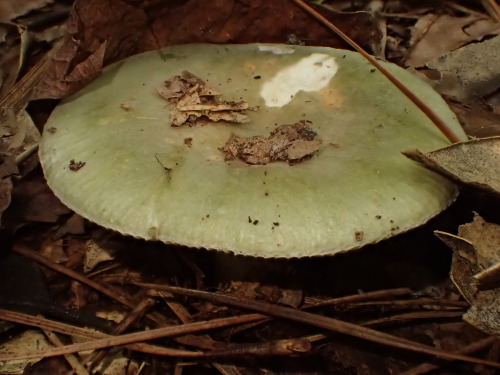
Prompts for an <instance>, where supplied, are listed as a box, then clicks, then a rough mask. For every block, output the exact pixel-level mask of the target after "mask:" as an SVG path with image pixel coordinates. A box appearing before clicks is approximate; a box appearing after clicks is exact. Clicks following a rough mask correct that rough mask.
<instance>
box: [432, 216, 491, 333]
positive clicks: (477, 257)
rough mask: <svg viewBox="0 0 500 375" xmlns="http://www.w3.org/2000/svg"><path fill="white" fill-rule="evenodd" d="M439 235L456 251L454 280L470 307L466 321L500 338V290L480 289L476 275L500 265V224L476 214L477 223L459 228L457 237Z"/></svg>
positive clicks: (452, 274) (452, 270)
mask: <svg viewBox="0 0 500 375" xmlns="http://www.w3.org/2000/svg"><path fill="white" fill-rule="evenodd" d="M436 235H437V236H438V237H439V238H440V239H441V240H442V241H443V242H445V243H446V244H447V245H448V246H449V247H450V248H451V249H452V250H453V253H454V255H453V263H452V269H451V279H452V280H453V282H454V283H455V285H456V286H457V288H458V289H459V291H460V293H461V294H462V295H463V296H464V298H465V299H466V300H467V301H468V302H469V303H470V304H471V308H470V309H469V310H468V311H467V313H466V314H465V315H464V316H463V318H464V320H466V321H467V322H468V323H470V324H472V325H474V326H476V327H477V328H479V329H481V330H483V331H485V332H487V333H489V334H492V335H500V319H499V317H500V287H496V288H491V289H488V290H486V289H483V290H479V289H478V287H477V283H476V279H475V276H476V275H477V274H479V273H481V272H483V271H484V270H487V269H489V268H491V267H495V266H497V265H498V264H500V225H497V224H492V223H488V222H486V221H484V220H483V219H482V218H481V217H480V216H479V215H475V217H474V221H473V222H472V223H469V224H465V225H462V226H460V228H459V232H458V236H454V235H451V234H448V233H444V232H436Z"/></svg>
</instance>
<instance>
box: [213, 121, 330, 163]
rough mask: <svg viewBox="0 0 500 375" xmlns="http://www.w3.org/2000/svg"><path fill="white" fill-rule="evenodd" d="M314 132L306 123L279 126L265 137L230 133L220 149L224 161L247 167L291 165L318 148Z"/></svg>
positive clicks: (319, 142) (319, 143)
mask: <svg viewBox="0 0 500 375" xmlns="http://www.w3.org/2000/svg"><path fill="white" fill-rule="evenodd" d="M315 136H316V133H315V132H314V131H313V130H311V129H310V128H309V127H308V126H307V123H306V121H299V122H297V123H295V124H293V125H281V126H278V127H277V128H276V129H275V130H274V131H272V132H271V135H270V136H269V137H264V136H254V137H250V138H243V137H238V136H237V135H234V134H232V135H231V137H230V138H229V140H228V141H227V143H226V144H225V146H224V147H221V148H220V150H221V151H222V152H224V153H225V154H226V160H234V159H240V160H242V161H244V162H245V163H248V164H268V163H270V162H273V161H279V160H281V161H288V162H289V163H291V164H294V163H298V162H300V161H302V160H303V159H304V158H306V157H307V156H310V155H312V154H313V153H314V152H316V151H317V150H318V149H319V146H320V145H321V141H320V140H314V137H315Z"/></svg>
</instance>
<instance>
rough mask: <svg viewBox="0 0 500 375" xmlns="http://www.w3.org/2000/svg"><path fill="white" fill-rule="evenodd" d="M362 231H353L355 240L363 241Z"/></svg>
mask: <svg viewBox="0 0 500 375" xmlns="http://www.w3.org/2000/svg"><path fill="white" fill-rule="evenodd" d="M364 235H365V234H364V233H363V232H362V231H357V232H356V233H354V237H355V238H356V241H363V237H364Z"/></svg>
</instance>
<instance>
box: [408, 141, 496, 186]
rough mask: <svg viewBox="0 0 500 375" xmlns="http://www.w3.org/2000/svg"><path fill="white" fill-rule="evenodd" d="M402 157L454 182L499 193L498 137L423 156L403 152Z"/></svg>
mask: <svg viewBox="0 0 500 375" xmlns="http://www.w3.org/2000/svg"><path fill="white" fill-rule="evenodd" d="M403 154H404V155H405V156H406V157H408V158H410V159H412V160H415V161H417V162H419V163H422V164H424V165H425V166H426V167H427V168H430V169H432V170H434V171H436V172H439V173H441V174H444V175H446V176H448V177H451V178H453V179H455V180H458V181H461V182H463V183H466V184H471V185H474V186H477V187H479V188H481V189H485V190H488V191H490V192H494V193H496V194H500V136H498V137H489V138H481V139H474V140H471V141H467V142H459V143H455V144H453V145H451V146H448V147H445V148H442V149H439V150H436V151H432V152H427V153H422V152H420V151H419V150H407V151H404V152H403Z"/></svg>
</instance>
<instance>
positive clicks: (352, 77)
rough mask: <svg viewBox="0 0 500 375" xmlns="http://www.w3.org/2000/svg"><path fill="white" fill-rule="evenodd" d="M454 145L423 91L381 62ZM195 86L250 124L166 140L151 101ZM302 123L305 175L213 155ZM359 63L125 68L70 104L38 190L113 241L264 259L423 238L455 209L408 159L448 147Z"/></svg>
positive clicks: (201, 57) (247, 48) (206, 54)
mask: <svg viewBox="0 0 500 375" xmlns="http://www.w3.org/2000/svg"><path fill="white" fill-rule="evenodd" d="M384 66H385V67H386V68H387V69H389V70H390V71H391V72H392V73H393V74H394V75H395V76H397V77H398V78H399V79H400V80H402V81H403V82H404V83H405V84H406V85H407V86H408V87H409V88H411V90H413V91H414V92H415V93H416V94H417V95H418V96H419V97H421V98H422V99H423V100H424V101H425V102H426V103H427V104H428V105H429V106H430V107H431V108H432V109H433V110H434V111H435V112H437V113H438V114H439V116H441V118H443V119H444V120H445V121H446V123H447V124H448V126H450V128H452V129H453V131H454V132H455V133H457V134H458V135H459V137H460V138H463V139H466V137H465V134H464V133H463V131H462V130H461V127H460V125H459V123H458V121H457V120H456V118H455V116H454V114H453V113H452V112H451V111H450V109H449V108H448V107H447V105H446V104H445V102H444V101H443V100H442V99H441V97H440V96H439V95H438V94H437V93H435V92H434V91H433V90H432V89H431V88H430V87H428V86H427V85H426V84H424V83H423V82H421V81H420V80H419V79H418V78H415V77H414V76H412V75H411V74H410V73H408V72H406V71H404V70H403V69H401V68H399V67H397V66H396V65H393V64H389V63H384ZM183 71H188V72H190V73H191V74H192V75H194V76H195V77H198V78H200V79H201V80H203V81H204V82H205V83H206V84H207V85H208V86H210V87H212V88H214V89H215V90H217V91H218V92H220V93H221V100H223V101H226V102H241V101H245V102H247V103H249V105H250V106H254V107H257V108H258V109H257V110H255V111H251V112H247V114H246V115H247V116H248V118H249V122H247V123H229V122H226V121H215V122H210V123H208V124H207V123H204V124H196V123H195V124H188V125H182V126H178V127H172V126H170V121H171V115H172V111H173V110H174V106H175V104H174V103H169V102H167V101H166V100H165V99H163V98H162V97H161V96H160V95H159V94H158V93H157V88H158V87H159V86H161V85H162V84H163V82H164V81H166V80H168V79H169V78H171V77H173V76H177V75H181V74H182V72H183ZM300 121H305V122H306V123H307V124H308V126H309V128H310V129H311V131H313V132H314V133H315V134H316V135H317V138H316V139H318V140H321V144H320V146H319V149H318V150H317V151H316V152H315V153H314V154H313V155H312V156H310V157H308V158H305V159H304V160H302V161H301V162H300V163H288V162H286V161H275V162H271V163H268V164H262V165H250V164H248V163H245V162H244V161H242V160H239V159H235V160H226V159H225V155H224V153H223V152H222V151H221V150H220V149H221V148H222V147H224V145H225V144H226V142H227V141H228V139H230V137H231V136H232V135H236V136H238V137H247V138H250V137H254V136H267V135H269V134H270V133H271V132H273V130H275V129H276V128H277V127H278V126H281V125H284V124H295V123H297V122H300ZM448 144H449V142H448V141H447V139H446V138H445V137H444V136H443V135H442V134H441V133H440V132H439V130H438V129H436V128H435V127H434V125H433V124H432V123H431V121H430V120H429V119H428V118H427V117H426V116H425V115H424V114H423V113H422V112H421V111H420V110H419V109H418V108H417V107H416V106H415V105H414V104H413V103H412V102H411V101H409V100H408V99H407V98H406V97H405V96H404V95H402V94H401V93H400V92H399V90H398V89H397V88H395V87H394V86H393V85H392V84H391V83H389V81H388V80H387V79H386V78H385V77H384V76H383V75H382V74H380V73H379V72H378V71H376V70H375V69H374V68H373V67H372V66H371V65H370V64H369V63H368V62H367V61H365V60H364V59H363V58H362V57H361V56H360V55H359V54H357V53H355V52H350V51H344V50H336V49H331V48H324V47H305V46H283V45H267V44H266V45H262V44H249V45H203V44H201V45H179V46H171V47H167V48H165V49H163V50H160V51H153V52H147V53H144V54H140V55H136V56H132V57H130V58H128V59H126V60H124V61H121V62H118V63H116V64H114V65H112V66H110V67H108V68H107V69H106V71H105V72H104V73H103V75H102V76H101V77H100V78H98V79H97V80H95V81H94V82H92V83H91V84H89V85H88V86H86V87H85V88H84V89H83V90H81V91H80V92H78V93H77V94H76V95H74V96H72V97H70V98H69V99H67V100H65V101H63V102H62V103H61V104H60V105H59V106H58V107H57V108H56V109H55V110H54V112H53V114H52V115H51V117H50V118H49V120H48V122H47V124H46V126H45V131H44V133H43V137H42V141H41V143H40V151H39V154H40V162H41V165H42V167H43V170H44V173H45V176H46V179H47V183H48V184H49V186H50V187H51V189H52V190H53V191H54V193H55V194H56V195H57V196H58V197H59V198H60V199H61V201H62V202H63V203H64V204H66V205H67V206H68V207H69V208H71V209H72V210H74V211H75V212H77V213H79V214H80V215H82V216H83V217H85V218H87V219H89V220H91V221H93V222H95V223H97V224H99V225H102V226H104V227H107V228H110V229H113V230H115V231H118V232H120V233H122V234H127V235H131V236H134V237H139V238H143V239H146V240H160V241H163V242H165V243H173V244H181V245H185V246H189V247H195V248H205V249H215V250H222V251H230V252H233V253H235V254H243V255H250V256H257V257H286V258H289V257H304V256H316V255H328V254H334V253H338V252H341V251H346V250H350V249H355V248H360V247H362V246H364V245H366V244H369V243H375V242H378V241H380V240H383V239H385V238H388V237H391V236H394V235H395V234H397V233H401V232H404V231H407V230H409V229H412V228H414V227H416V226H419V225H422V224H423V223H425V222H426V221H428V220H429V219H430V218H432V217H433V216H435V215H436V214H437V213H439V212H441V211H442V210H443V209H445V208H446V207H447V206H448V205H449V204H451V202H453V200H454V199H455V197H456V195H457V188H456V187H455V185H454V184H453V183H451V182H450V181H448V180H447V179H446V178H444V177H442V176H440V175H438V174H436V173H434V172H431V171H429V170H427V169H425V168H424V167H422V166H420V165H418V164H416V163H413V162H412V161H410V160H408V159H407V158H405V157H404V156H403V155H401V153H400V152H401V151H402V150H405V149H409V148H418V149H420V150H422V151H424V152H425V151H430V150H433V149H437V148H440V147H443V146H446V145H448Z"/></svg>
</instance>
